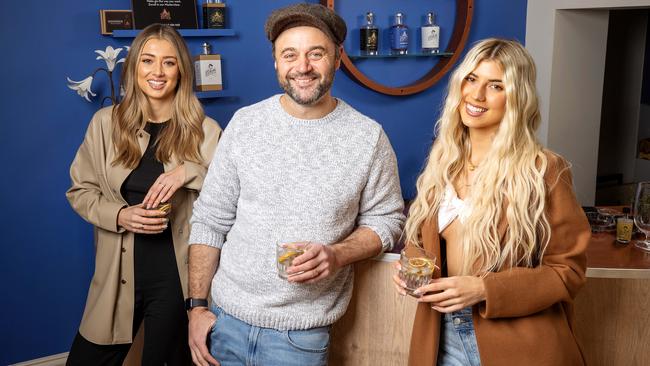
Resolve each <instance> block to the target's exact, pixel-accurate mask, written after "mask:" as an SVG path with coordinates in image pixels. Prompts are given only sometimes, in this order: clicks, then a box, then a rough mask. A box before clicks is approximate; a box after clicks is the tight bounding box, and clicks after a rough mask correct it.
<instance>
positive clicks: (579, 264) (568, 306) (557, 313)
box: [409, 152, 591, 366]
mask: <svg viewBox="0 0 650 366" xmlns="http://www.w3.org/2000/svg"><path fill="white" fill-rule="evenodd" d="M546 156H547V158H548V169H547V173H546V175H545V178H544V179H545V181H546V186H547V187H548V189H549V193H548V195H547V197H548V198H547V213H548V219H549V224H550V226H551V238H550V242H549V244H548V247H547V249H546V252H545V254H544V257H543V259H542V263H541V265H539V266H537V267H535V268H522V267H516V268H511V269H505V270H503V271H500V272H493V273H490V274H488V275H487V276H486V277H485V279H484V283H485V290H486V300H485V301H483V302H480V303H478V304H476V305H474V306H473V320H474V329H475V332H476V341H477V344H478V349H479V354H480V358H481V365H483V366H492V365H499V366H502V365H527V366H534V365H540V366H541V365H548V366H562V365H567V366H568V365H584V363H585V362H584V358H583V355H582V352H581V350H580V348H579V346H578V343H577V341H576V338H575V334H574V332H573V321H574V319H573V299H574V298H575V296H576V293H577V292H578V290H579V289H580V288H581V287H582V285H583V284H584V283H585V270H586V257H585V250H586V248H587V245H588V243H589V239H590V237H591V232H590V229H589V224H588V222H587V219H586V217H585V214H584V213H583V211H582V208H581V207H580V205H579V204H578V202H577V200H576V197H575V193H574V191H573V182H572V178H571V172H570V170H569V168H568V163H567V162H566V161H565V160H564V159H563V158H562V157H560V156H558V155H555V154H553V153H550V152H549V153H546ZM499 230H500V231H499V233H500V235H501V238H503V237H504V235H505V234H506V233H507V223H506V222H505V219H502V221H501V223H500V225H499ZM422 239H423V245H424V248H425V249H427V250H429V251H431V252H433V253H435V254H436V256H438V257H440V236H439V234H438V217H437V216H434V217H433V218H432V219H430V220H428V221H427V222H425V224H424V225H423V227H422ZM440 321H441V316H440V313H438V312H437V311H435V310H433V309H431V307H430V305H429V303H421V304H419V305H418V308H417V312H416V315H415V321H414V325H413V333H412V337H411V348H410V353H409V365H411V366H424V365H426V366H435V365H436V359H437V354H438V343H439V337H440Z"/></svg>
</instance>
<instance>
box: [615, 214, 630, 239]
mask: <svg viewBox="0 0 650 366" xmlns="http://www.w3.org/2000/svg"><path fill="white" fill-rule="evenodd" d="M633 226H634V221H632V219H629V218H625V217H619V219H618V221H617V222H616V240H617V241H620V242H621V243H627V242H629V241H630V240H632V229H633V228H634V227H633Z"/></svg>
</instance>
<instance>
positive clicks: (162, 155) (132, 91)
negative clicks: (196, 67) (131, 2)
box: [112, 24, 205, 169]
mask: <svg viewBox="0 0 650 366" xmlns="http://www.w3.org/2000/svg"><path fill="white" fill-rule="evenodd" d="M150 39H160V40H165V41H168V42H169V43H170V44H171V45H172V46H173V47H174V49H175V50H176V56H177V60H178V61H177V62H178V70H179V80H178V84H177V86H176V94H175V96H174V101H173V106H172V116H171V120H170V121H168V122H167V123H166V126H165V128H164V129H163V130H162V131H161V133H160V135H159V136H158V139H157V141H156V142H155V143H156V159H157V160H158V161H160V162H162V163H168V162H169V161H170V159H171V157H172V156H175V157H176V158H177V159H178V160H179V161H186V160H187V161H193V162H197V163H201V153H200V150H199V147H200V145H201V143H202V142H203V139H204V134H203V128H202V123H203V119H204V118H205V114H204V112H203V107H202V106H201V103H200V102H199V100H198V99H197V98H196V95H194V73H193V68H192V61H191V57H190V53H189V51H188V50H187V46H186V45H185V41H183V38H182V37H181V35H180V34H178V32H177V31H176V30H175V29H174V28H172V27H170V26H167V25H162V24H152V25H150V26H148V27H146V28H145V29H143V30H142V31H141V32H140V34H138V36H137V37H136V38H135V39H134V40H133V43H132V44H131V49H130V50H129V53H128V55H127V56H126V60H125V61H124V66H123V67H122V76H121V83H120V84H121V85H122V88H123V89H124V93H125V94H124V98H123V99H122V101H121V102H120V103H119V104H118V105H117V107H115V108H113V116H112V117H113V141H114V147H115V150H116V158H115V160H114V161H113V162H112V164H113V165H117V164H122V165H123V166H125V167H127V168H130V169H134V168H136V167H137V165H138V162H139V161H140V157H141V155H142V153H141V151H140V146H139V145H138V141H137V136H136V133H137V131H138V129H140V128H141V127H142V126H143V124H144V122H145V121H146V120H147V119H148V118H149V116H151V111H150V106H149V102H148V101H147V97H146V96H145V95H144V93H143V92H142V90H140V88H139V87H138V83H137V72H138V63H139V62H140V56H141V54H142V49H143V48H144V45H145V44H146V43H147V41H149V40H150Z"/></svg>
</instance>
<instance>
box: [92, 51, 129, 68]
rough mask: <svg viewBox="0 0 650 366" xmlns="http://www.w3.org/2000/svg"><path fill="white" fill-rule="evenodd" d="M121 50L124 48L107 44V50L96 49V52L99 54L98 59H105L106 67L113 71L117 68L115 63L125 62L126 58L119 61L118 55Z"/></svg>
mask: <svg viewBox="0 0 650 366" xmlns="http://www.w3.org/2000/svg"><path fill="white" fill-rule="evenodd" d="M120 52H122V48H121V47H120V48H115V49H114V48H113V47H111V46H106V50H105V51H102V50H95V53H97V54H98V55H99V56H97V60H104V61H106V68H108V71H113V69H115V65H116V64H119V63H120V62H124V58H121V59H120V60H118V61H117V62H115V60H117V56H119V54H120Z"/></svg>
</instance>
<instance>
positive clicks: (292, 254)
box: [278, 250, 304, 263]
mask: <svg viewBox="0 0 650 366" xmlns="http://www.w3.org/2000/svg"><path fill="white" fill-rule="evenodd" d="M302 253H304V251H302V250H295V251H294V250H289V251H287V252H286V253H284V254H282V255H281V256H280V257H279V258H278V262H280V263H285V262H287V261H289V260H292V259H294V258H295V257H297V256H299V255H301V254H302Z"/></svg>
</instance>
